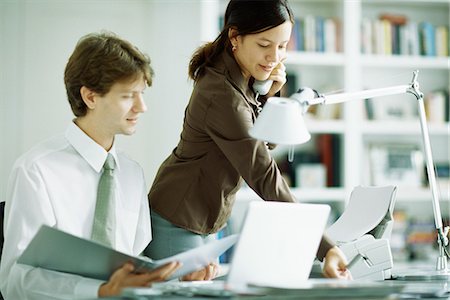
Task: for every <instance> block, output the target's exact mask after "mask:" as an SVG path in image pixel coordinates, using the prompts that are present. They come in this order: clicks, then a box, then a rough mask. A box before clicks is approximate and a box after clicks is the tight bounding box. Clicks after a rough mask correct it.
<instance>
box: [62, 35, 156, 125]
mask: <svg viewBox="0 0 450 300" xmlns="http://www.w3.org/2000/svg"><path fill="white" fill-rule="evenodd" d="M138 76H143V78H144V80H145V81H146V83H147V85H148V86H150V85H151V84H152V77H153V70H152V68H151V66H150V58H149V57H148V56H147V55H146V54H144V53H142V52H141V51H140V50H139V49H138V48H136V47H135V46H134V45H132V44H131V43H130V42H128V41H126V40H124V39H122V38H120V37H119V36H117V35H116V34H114V33H112V32H106V31H105V32H100V33H91V34H88V35H85V36H84V37H82V38H81V39H80V40H79V41H78V43H77V45H76V47H75V50H74V52H73V53H72V55H71V56H70V58H69V61H68V63H67V65H66V69H65V71H64V83H65V85H66V92H67V97H68V99H69V103H70V107H71V108H72V111H73V113H74V115H75V116H77V117H82V116H85V115H86V112H87V106H86V104H85V103H84V101H83V99H82V98H81V94H80V89H81V87H82V86H85V87H87V88H89V89H91V90H93V91H95V92H97V93H99V94H100V95H105V94H107V93H108V92H109V90H110V88H111V86H112V85H113V84H115V83H116V82H120V81H126V80H134V79H137V78H138Z"/></svg>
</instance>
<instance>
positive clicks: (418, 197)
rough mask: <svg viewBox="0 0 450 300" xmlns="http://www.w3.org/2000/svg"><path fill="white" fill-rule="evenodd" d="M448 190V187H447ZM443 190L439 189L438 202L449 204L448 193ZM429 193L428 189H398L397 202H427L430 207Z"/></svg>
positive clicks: (430, 195)
mask: <svg viewBox="0 0 450 300" xmlns="http://www.w3.org/2000/svg"><path fill="white" fill-rule="evenodd" d="M447 188H448V187H447ZM443 189H444V188H441V191H440V200H441V202H442V201H444V202H449V201H450V199H449V194H448V193H449V191H448V190H447V191H445V190H443ZM431 197H432V194H431V191H430V189H429V188H425V187H424V188H410V187H401V186H400V187H398V189H397V201H398V202H405V203H408V202H429V203H430V206H431V205H432V203H431Z"/></svg>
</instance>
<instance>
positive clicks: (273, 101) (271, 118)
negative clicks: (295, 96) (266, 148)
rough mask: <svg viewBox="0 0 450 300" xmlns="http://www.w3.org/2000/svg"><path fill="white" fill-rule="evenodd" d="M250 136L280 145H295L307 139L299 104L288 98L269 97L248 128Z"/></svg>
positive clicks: (307, 134)
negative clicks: (251, 126)
mask: <svg viewBox="0 0 450 300" xmlns="http://www.w3.org/2000/svg"><path fill="white" fill-rule="evenodd" d="M249 134H250V136H251V137H253V138H255V139H258V140H262V141H265V142H269V143H274V144H280V145H295V144H302V143H306V142H307V141H309V139H310V138H311V135H310V134H309V132H308V130H307V128H306V125H305V121H304V120H303V114H302V108H301V106H300V104H299V103H298V102H297V101H295V100H292V99H289V98H279V97H271V98H269V99H268V100H267V102H266V104H265V105H264V109H263V110H262V111H261V113H260V115H259V116H258V118H257V119H256V121H255V124H254V126H253V128H251V129H250V130H249Z"/></svg>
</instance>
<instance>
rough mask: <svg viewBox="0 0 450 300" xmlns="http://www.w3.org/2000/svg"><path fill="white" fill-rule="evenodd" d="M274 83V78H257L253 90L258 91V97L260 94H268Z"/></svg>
mask: <svg viewBox="0 0 450 300" xmlns="http://www.w3.org/2000/svg"><path fill="white" fill-rule="evenodd" d="M272 83H273V80H255V82H254V83H253V90H254V91H255V93H257V95H256V97H258V96H259V95H267V93H268V92H269V90H270V88H271V87H272Z"/></svg>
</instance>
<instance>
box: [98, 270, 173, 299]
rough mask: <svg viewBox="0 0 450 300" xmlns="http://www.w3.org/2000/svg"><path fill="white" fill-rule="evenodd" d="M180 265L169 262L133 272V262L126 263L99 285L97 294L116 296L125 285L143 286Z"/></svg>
mask: <svg viewBox="0 0 450 300" xmlns="http://www.w3.org/2000/svg"><path fill="white" fill-rule="evenodd" d="M180 266H181V264H180V263H178V262H171V263H167V264H165V265H163V266H161V267H159V268H157V269H154V270H152V271H149V272H145V273H140V274H135V273H133V271H134V266H133V264H131V263H126V264H124V265H123V266H122V267H121V268H120V269H118V270H116V271H115V272H114V273H113V274H112V275H111V277H110V278H109V281H108V282H106V283H104V284H103V285H101V286H100V288H99V290H98V296H99V297H107V296H117V295H120V293H121V292H122V289H124V288H126V287H145V286H150V285H151V284H152V283H153V282H158V281H164V280H166V279H167V278H169V277H170V275H172V274H173V273H174V272H175V271H176V270H177V269H178V268H179V267H180Z"/></svg>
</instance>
